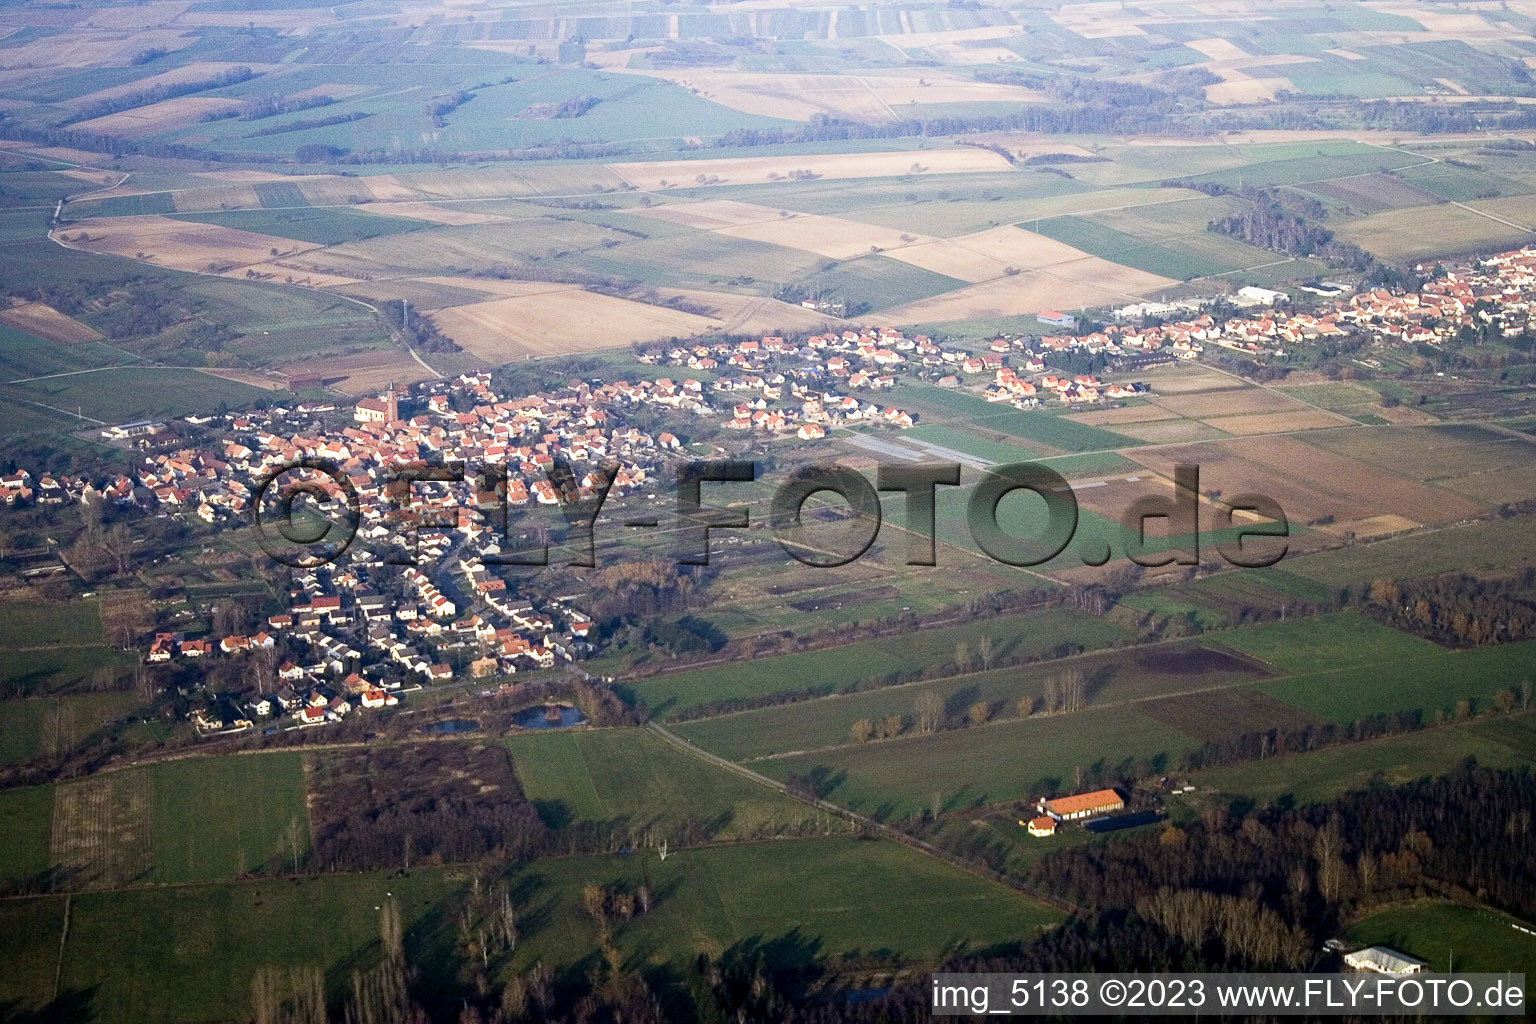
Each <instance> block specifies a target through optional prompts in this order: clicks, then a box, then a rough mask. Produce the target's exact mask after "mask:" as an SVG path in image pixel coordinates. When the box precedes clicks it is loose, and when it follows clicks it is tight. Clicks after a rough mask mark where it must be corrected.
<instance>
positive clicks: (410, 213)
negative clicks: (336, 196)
mask: <svg viewBox="0 0 1536 1024" xmlns="http://www.w3.org/2000/svg"><path fill="white" fill-rule="evenodd" d="M353 209H357V210H362V211H364V212H365V213H377V214H382V215H383V216H386V217H410V218H411V219H412V220H425V221H430V222H431V223H433V224H449V225H453V226H456V227H457V226H461V225H464V224H490V223H491V222H493V221H500V220H506V218H505V217H498V216H496V215H495V214H493V213H477V212H475V211H474V210H473V209H469V208H463V207H453V206H433V205H432V204H430V203H361V204H359V205H358V206H356V207H353Z"/></svg>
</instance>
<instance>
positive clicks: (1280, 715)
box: [1140, 689, 1319, 743]
mask: <svg viewBox="0 0 1536 1024" xmlns="http://www.w3.org/2000/svg"><path fill="white" fill-rule="evenodd" d="M1140 707H1141V711H1142V712H1143V713H1144V714H1146V715H1149V716H1151V717H1152V718H1155V719H1157V720H1158V721H1159V722H1162V723H1163V724H1164V725H1167V726H1171V727H1172V728H1174V729H1177V730H1178V731H1179V732H1181V733H1183V734H1184V735H1186V736H1188V737H1189V738H1190V739H1193V740H1200V741H1201V742H1207V743H1210V742H1216V741H1219V740H1223V739H1229V738H1235V737H1238V736H1242V735H1243V734H1245V733H1250V732H1265V731H1267V730H1270V729H1281V730H1285V731H1291V730H1295V729H1301V728H1305V727H1306V726H1308V725H1313V724H1315V723H1317V722H1318V721H1319V720H1318V719H1316V718H1313V717H1312V716H1311V715H1309V714H1307V713H1305V712H1303V711H1298V710H1297V709H1296V708H1293V707H1291V706H1290V705H1289V704H1285V703H1283V702H1281V701H1278V700H1276V699H1275V698H1273V697H1271V696H1269V695H1267V694H1264V693H1260V692H1259V691H1257V690H1249V689H1228V690H1218V691H1216V692H1213V693H1197V694H1190V695H1189V696H1186V697H1168V698H1166V699H1163V700H1152V701H1147V702H1146V703H1145V704H1142V705H1141V706H1140Z"/></svg>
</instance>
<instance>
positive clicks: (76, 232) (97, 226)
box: [55, 216, 316, 274]
mask: <svg viewBox="0 0 1536 1024" xmlns="http://www.w3.org/2000/svg"><path fill="white" fill-rule="evenodd" d="M55 236H56V237H57V238H58V239H59V241H61V242H63V243H64V244H66V245H68V246H70V247H72V248H76V249H83V250H85V251H87V252H96V253H103V254H106V255H109V256H123V257H126V258H128V259H137V260H140V261H141V262H145V263H154V264H155V265H157V266H162V267H169V268H171V269H172V270H195V271H199V272H202V273H219V274H222V273H227V272H229V271H232V270H236V269H239V268H242V267H247V266H250V265H251V264H254V263H264V262H266V261H267V260H269V259H273V258H286V257H289V256H293V255H295V254H297V253H300V252H304V251H306V250H309V249H313V248H315V247H316V246H315V245H314V243H311V242H295V241H293V240H292V239H289V238H279V237H277V236H276V235H263V234H258V233H256V232H251V231H241V230H239V229H237V228H225V227H218V226H216V225H213V224H199V223H197V222H195V221H183V220H173V219H172V218H170V217H159V216H150V217H101V218H95V219H91V220H82V221H77V222H75V223H73V224H71V225H70V226H69V227H67V228H64V229H62V230H59V231H57V232H55ZM274 250H275V253H274Z"/></svg>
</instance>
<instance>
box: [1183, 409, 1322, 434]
mask: <svg viewBox="0 0 1536 1024" xmlns="http://www.w3.org/2000/svg"><path fill="white" fill-rule="evenodd" d="M1203 422H1205V423H1207V424H1209V425H1210V426H1213V427H1216V428H1217V429H1219V430H1224V431H1226V432H1227V433H1229V434H1238V435H1244V434H1275V433H1283V432H1285V431H1288V430H1323V429H1326V428H1328V427H1342V426H1348V425H1349V424H1350V422H1352V421H1351V420H1349V419H1348V418H1347V417H1344V416H1340V415H1338V414H1337V413H1331V412H1324V411H1323V410H1322V409H1305V408H1304V409H1298V410H1295V411H1294V412H1270V413H1256V414H1253V415H1248V416H1217V417H1213V418H1212V417H1208V418H1206V419H1205V420H1204V421H1203Z"/></svg>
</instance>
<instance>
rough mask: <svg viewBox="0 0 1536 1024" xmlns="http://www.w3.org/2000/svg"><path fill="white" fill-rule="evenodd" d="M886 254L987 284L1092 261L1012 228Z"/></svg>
mask: <svg viewBox="0 0 1536 1024" xmlns="http://www.w3.org/2000/svg"><path fill="white" fill-rule="evenodd" d="M887 255H889V256H890V257H891V258H892V259H898V260H901V261H902V262H903V263H910V264H912V265H913V266H915V267H921V268H923V269H924V270H931V271H933V272H934V273H935V274H943V275H945V276H946V277H953V278H957V279H959V280H961V281H971V282H978V281H990V280H991V279H992V278H994V277H998V276H1000V275H1002V274H1004V273H1006V272H1007V270H1008V268H1009V267H1013V268H1014V269H1016V270H1035V269H1039V268H1042V267H1058V266H1065V265H1068V264H1072V263H1075V262H1078V261H1081V260H1089V259H1093V257H1091V256H1089V255H1088V254H1087V253H1085V252H1083V251H1082V250H1081V249H1075V248H1073V247H1072V246H1070V245H1068V244H1066V243H1065V242H1058V241H1056V240H1055V239H1054V238H1048V237H1046V236H1045V235H1040V234H1036V233H1035V232H1033V231H1025V230H1024V229H1023V228H1016V227H1013V226H1012V225H1004V226H1002V227H997V228H989V229H987V230H986V231H978V232H977V233H975V234H972V235H963V236H961V237H959V238H946V239H942V240H939V241H933V242H928V243H926V244H924V245H910V246H906V247H904V248H901V249H898V250H896V251H893V252H890V253H888V254H887ZM1074 279H1077V278H1076V277H1075V275H1074ZM1160 280H1161V279H1160Z"/></svg>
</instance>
